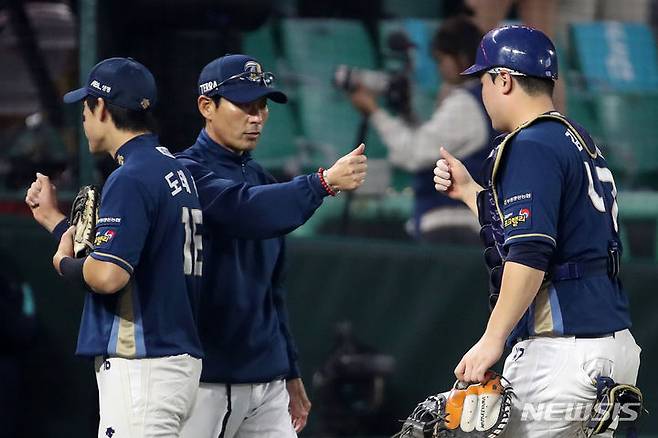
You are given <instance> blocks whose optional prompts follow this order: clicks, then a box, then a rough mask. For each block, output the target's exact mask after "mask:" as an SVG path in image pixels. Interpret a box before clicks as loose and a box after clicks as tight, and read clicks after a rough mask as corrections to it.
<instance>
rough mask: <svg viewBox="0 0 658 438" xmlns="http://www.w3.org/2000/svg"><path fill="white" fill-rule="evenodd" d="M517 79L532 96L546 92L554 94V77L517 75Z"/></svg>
mask: <svg viewBox="0 0 658 438" xmlns="http://www.w3.org/2000/svg"><path fill="white" fill-rule="evenodd" d="M516 81H517V82H518V83H519V85H520V86H521V88H523V90H524V91H525V92H526V93H528V94H529V95H530V96H538V95H540V94H546V95H548V96H553V89H554V88H555V82H553V80H552V79H545V78H536V77H534V76H516Z"/></svg>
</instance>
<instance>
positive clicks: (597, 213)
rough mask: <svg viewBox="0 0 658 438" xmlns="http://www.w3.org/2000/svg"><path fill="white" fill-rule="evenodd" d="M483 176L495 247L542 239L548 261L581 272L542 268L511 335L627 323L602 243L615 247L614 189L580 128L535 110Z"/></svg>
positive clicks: (583, 331) (589, 330)
mask: <svg viewBox="0 0 658 438" xmlns="http://www.w3.org/2000/svg"><path fill="white" fill-rule="evenodd" d="M491 180H492V188H493V196H494V199H495V209H496V214H497V216H498V219H499V222H498V224H499V226H500V227H501V228H502V236H501V237H502V240H503V242H502V244H503V253H504V254H505V253H506V252H507V251H508V250H509V248H510V246H511V245H514V244H515V243H519V242H543V243H546V244H548V245H551V246H552V247H553V248H554V252H553V256H552V259H551V262H550V263H551V266H552V267H556V266H558V267H565V266H566V267H569V266H568V265H571V266H578V267H579V268H578V269H579V270H580V271H582V272H580V273H579V274H578V275H572V276H571V277H569V278H568V279H559V278H552V276H551V269H550V268H549V275H548V276H547V281H545V282H544V284H543V285H542V288H541V289H540V291H539V293H538V294H537V296H536V298H535V300H534V301H533V303H532V304H531V306H530V308H529V309H528V311H527V312H526V314H525V315H524V316H523V318H522V320H521V321H520V322H519V324H518V325H517V327H516V328H515V330H514V331H513V333H512V338H518V337H527V336H532V335H544V334H550V335H597V334H605V333H609V332H614V331H617V330H622V329H625V328H629V327H630V325H631V322H630V316H629V312H628V299H627V297H626V295H625V293H624V291H623V290H622V287H621V283H620V282H619V280H618V279H617V278H616V277H614V276H609V275H608V272H607V269H606V267H607V261H608V256H609V250H610V249H611V248H620V247H621V243H620V240H619V233H618V223H617V212H618V209H617V201H616V194H617V189H616V187H615V182H614V178H613V176H612V173H611V172H610V170H609V169H608V166H607V164H606V161H605V158H604V157H603V155H602V154H601V152H600V151H599V150H598V148H597V147H596V146H595V144H594V142H593V141H592V139H591V138H590V137H589V135H588V134H587V133H586V132H585V131H584V129H582V128H581V127H580V126H578V125H576V124H575V123H573V122H570V121H568V120H566V119H564V118H562V116H560V115H559V114H557V113H551V114H547V115H543V116H540V117H539V118H538V119H536V120H535V121H533V122H531V123H529V124H527V125H526V126H524V127H522V128H521V129H519V130H517V131H515V132H514V133H512V134H510V135H508V136H507V137H506V138H505V140H503V142H502V143H501V145H499V146H498V148H497V150H496V159H495V164H494V165H493V170H492V177H491Z"/></svg>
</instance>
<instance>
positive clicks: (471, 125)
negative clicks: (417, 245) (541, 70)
mask: <svg viewBox="0 0 658 438" xmlns="http://www.w3.org/2000/svg"><path fill="white" fill-rule="evenodd" d="M481 38H482V33H481V31H480V30H479V28H478V27H477V26H476V25H475V24H474V23H473V22H472V21H471V20H470V19H468V18H466V17H453V18H450V19H447V20H445V21H444V22H443V23H442V24H441V27H440V28H439V30H438V31H437V32H436V34H435V35H434V38H433V40H432V55H433V56H434V58H435V59H436V60H437V67H438V70H439V73H440V75H441V77H442V78H443V85H442V87H441V91H440V92H439V96H438V98H437V106H436V110H435V111H434V113H433V114H432V116H431V118H430V119H429V120H428V121H426V122H424V123H422V124H419V125H414V124H412V123H410V122H409V118H405V117H402V116H392V115H391V114H389V113H388V112H387V111H385V110H384V109H382V108H380V107H379V106H378V104H377V100H376V94H375V92H373V90H371V89H369V88H366V87H365V86H363V85H362V86H359V87H357V88H356V89H355V90H354V91H353V92H352V93H351V100H352V104H353V105H354V106H355V107H356V108H357V109H358V110H359V111H361V112H362V113H363V114H364V115H366V116H369V120H370V122H371V123H372V124H373V125H374V127H375V128H376V130H377V132H378V133H379V136H380V137H381V139H382V141H383V142H384V143H385V144H386V146H387V148H388V158H389V160H390V162H391V163H392V164H393V165H395V166H397V167H400V168H402V169H404V170H406V171H408V172H411V173H413V175H414V178H413V190H414V197H415V202H414V216H413V218H412V220H413V234H414V236H415V237H416V238H417V239H419V240H422V241H427V242H444V243H445V242H450V243H478V242H479V239H478V233H479V229H480V227H479V224H478V223H477V221H476V220H474V219H473V218H472V215H470V214H469V213H470V212H469V211H468V209H466V208H464V207H463V206H461V205H459V203H457V202H455V201H452V200H450V199H448V198H447V197H442V196H440V195H439V196H437V192H436V190H434V183H433V180H432V178H433V173H432V172H433V168H434V165H435V163H436V161H437V160H438V159H439V158H440V155H439V148H440V147H441V146H443V147H445V148H446V149H447V150H448V151H449V152H450V153H451V154H453V155H454V156H456V157H458V158H459V159H460V160H461V161H462V162H463V163H464V164H465V165H466V167H467V168H468V169H469V171H471V173H472V174H474V175H478V174H479V169H480V167H481V165H482V163H483V162H484V160H485V158H486V157H487V155H488V154H489V152H490V150H491V146H490V143H491V140H492V138H493V136H494V131H493V130H492V128H491V121H490V120H489V117H488V116H487V113H486V111H485V109H484V106H483V104H482V96H481V90H480V83H479V81H477V80H473V79H464V77H463V76H460V74H459V73H460V72H461V71H463V70H464V69H465V68H467V67H468V66H470V65H472V64H473V62H474V60H475V53H476V51H477V47H478V44H479V43H480V39H481Z"/></svg>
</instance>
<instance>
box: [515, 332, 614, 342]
mask: <svg viewBox="0 0 658 438" xmlns="http://www.w3.org/2000/svg"><path fill="white" fill-rule="evenodd" d="M571 336H573V337H574V338H576V339H599V338H609V337H613V338H614V337H615V333H614V332H610V333H587V334H582V335H563V336H542V335H535V336H521V337H519V338H517V339H516V342H521V341H527V340H528V339H531V338H532V339H542V338H547V339H552V338H570V337H571Z"/></svg>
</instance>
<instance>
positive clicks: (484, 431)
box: [394, 371, 514, 438]
mask: <svg viewBox="0 0 658 438" xmlns="http://www.w3.org/2000/svg"><path fill="white" fill-rule="evenodd" d="M487 378H488V380H487V382H486V383H485V384H481V383H477V384H467V383H464V382H459V381H457V382H456V383H455V385H454V387H453V388H452V390H451V391H449V392H445V393H442V394H436V395H432V396H429V397H428V398H427V399H425V400H424V401H422V402H421V403H419V404H418V406H416V408H415V409H414V411H413V412H412V413H411V415H409V417H408V418H407V419H406V420H405V421H404V424H403V425H402V430H401V431H400V432H398V433H397V434H395V435H394V438H395V437H399V438H403V437H411V438H444V437H476V438H494V437H497V436H499V435H500V434H501V433H502V432H503V430H505V427H506V426H507V423H508V421H509V416H510V410H511V408H512V396H513V395H514V393H513V391H512V387H511V386H510V385H509V384H504V383H503V381H504V378H503V377H502V376H501V375H499V374H496V373H494V372H493V371H489V372H488V373H487ZM505 382H506V381H505Z"/></svg>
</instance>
